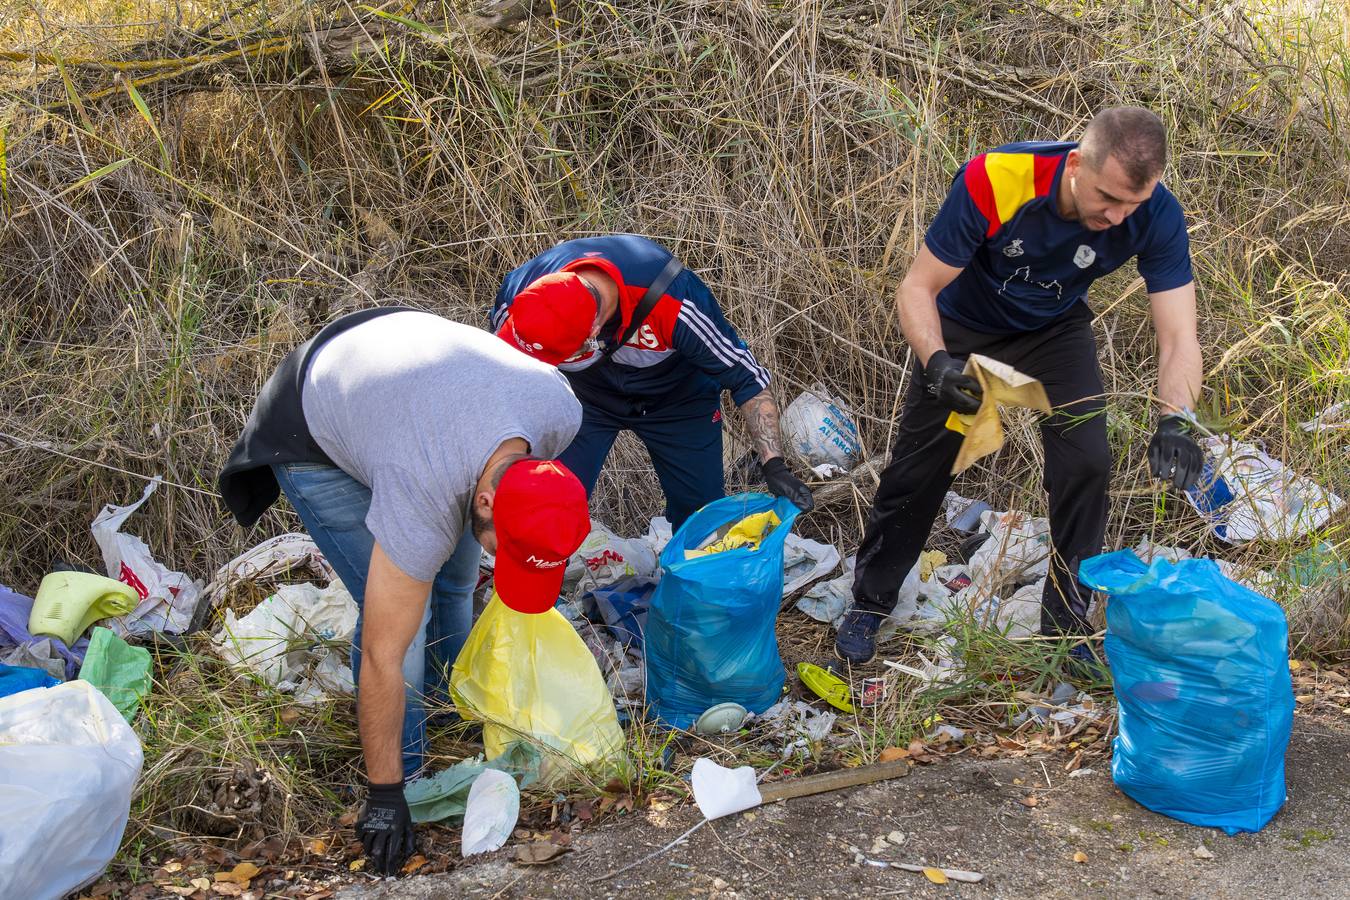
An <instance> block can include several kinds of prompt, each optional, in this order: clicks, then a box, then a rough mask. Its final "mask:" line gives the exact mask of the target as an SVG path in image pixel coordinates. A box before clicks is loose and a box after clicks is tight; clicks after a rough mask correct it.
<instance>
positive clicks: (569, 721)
mask: <svg viewBox="0 0 1350 900" xmlns="http://www.w3.org/2000/svg"><path fill="white" fill-rule="evenodd" d="M450 692H451V695H452V696H453V697H454V700H455V707H456V708H457V709H458V710H459V714H460V715H461V716H463V717H464V718H466V719H477V720H479V721H481V722H482V723H483V750H484V752H485V753H486V754H487V758H488V759H493V758H495V757H497V756H500V755H501V754H502V753H503V752H505V750H506V745H507V744H510V743H511V742H512V741H518V740H521V739H522V738H523V739H526V740H531V741H534V742H536V743H538V744H539V745H541V749H544V750H552V751H554V752H556V753H558V754H561V755H562V756H565V757H567V759H569V760H570V761H572V762H573V763H576V764H577V765H582V766H587V765H591V764H593V763H600V762H605V761H617V760H619V759H620V758H621V756H622V754H623V748H624V737H623V732H622V731H621V730H620V729H619V719H618V716H617V715H616V714H615V712H614V699H613V698H612V697H611V696H610V693H609V688H607V687H606V686H605V679H604V677H603V676H602V675H601V674H600V667H599V666H598V665H596V662H595V657H594V656H592V655H591V651H589V650H587V649H586V645H585V644H584V643H582V640H581V637H580V636H579V635H578V634H577V632H576V629H574V628H573V627H572V626H571V624H569V623H568V621H567V620H566V619H564V618H563V616H562V613H560V612H558V611H557V610H556V609H550V610H548V611H547V612H543V613H538V614H529V613H520V612H516V611H515V610H513V609H510V608H508V607H507V606H506V604H504V603H502V601H501V598H500V597H498V596H497V594H496V593H495V592H494V593H493V595H492V599H491V600H490V601H488V605H487V608H486V609H484V610H483V614H482V615H481V616H479V617H478V621H477V623H475V624H474V626H473V630H472V631H470V632H469V637H468V640H466V641H465V642H464V649H462V650H461V651H460V652H459V657H458V658H457V659H456V660H455V666H454V669H453V670H452V671H451V673H450ZM547 756H548V754H547V753H546V754H545V757H546V759H547Z"/></svg>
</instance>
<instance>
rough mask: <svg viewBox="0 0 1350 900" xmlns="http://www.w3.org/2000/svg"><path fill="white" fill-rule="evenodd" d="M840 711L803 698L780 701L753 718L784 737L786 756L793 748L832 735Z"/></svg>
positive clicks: (798, 747)
mask: <svg viewBox="0 0 1350 900" xmlns="http://www.w3.org/2000/svg"><path fill="white" fill-rule="evenodd" d="M838 718H839V716H838V714H837V713H834V712H831V711H830V710H821V709H816V708H815V707H814V706H812V705H811V704H809V703H803V702H802V701H801V700H791V699H786V700H779V701H778V702H777V703H775V704H774V705H773V706H770V707H769V708H768V709H766V710H764V712H762V713H761V714H759V715H758V716H755V717H754V721H755V722H757V723H759V724H762V725H766V726H768V727H770V728H772V729H774V730H775V731H776V732H778V733H779V735H780V736H781V737H782V739H783V741H784V743H783V748H782V753H783V756H784V757H787V756H791V755H792V753H793V751H795V750H798V749H806V748H807V747H808V746H809V745H810V744H812V743H819V742H820V741H823V740H825V739H826V738H827V737H829V736H830V732H831V731H832V730H833V729H834V723H835V721H836V720H838Z"/></svg>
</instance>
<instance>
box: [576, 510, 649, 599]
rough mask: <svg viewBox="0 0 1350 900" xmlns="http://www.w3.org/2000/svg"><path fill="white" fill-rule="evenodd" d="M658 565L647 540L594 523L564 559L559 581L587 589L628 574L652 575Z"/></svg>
mask: <svg viewBox="0 0 1350 900" xmlns="http://www.w3.org/2000/svg"><path fill="white" fill-rule="evenodd" d="M658 568H659V567H658V566H657V563H656V553H655V552H654V551H653V550H652V548H651V545H650V544H648V543H647V541H645V540H643V539H642V538H631V539H630V538H621V537H619V536H618V535H617V534H615V533H614V532H612V531H610V530H609V529H608V528H606V527H605V526H604V525H596V527H595V528H594V529H593V530H592V531H591V533H590V534H588V535H586V540H584V541H582V542H581V546H580V547H578V548H577V552H576V553H573V554H572V558H571V559H569V560H568V561H567V574H566V575H565V576H564V578H563V582H564V584H567V585H569V586H572V587H577V586H579V587H580V588H581V589H582V590H591V589H593V588H597V587H604V586H606V585H610V584H613V583H614V582H616V581H618V580H619V579H620V578H624V577H627V576H629V575H640V576H642V577H644V578H656V577H657V571H658Z"/></svg>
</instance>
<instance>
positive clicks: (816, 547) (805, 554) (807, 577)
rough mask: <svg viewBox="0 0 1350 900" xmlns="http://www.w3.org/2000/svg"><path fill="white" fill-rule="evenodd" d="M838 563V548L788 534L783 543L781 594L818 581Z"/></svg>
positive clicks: (785, 594)
mask: <svg viewBox="0 0 1350 900" xmlns="http://www.w3.org/2000/svg"><path fill="white" fill-rule="evenodd" d="M837 565H839V550H838V549H837V548H835V547H832V546H831V545H829V544H823V543H821V542H820V541H813V540H811V539H810V538H804V537H801V536H799V535H796V534H789V535H788V538H787V543H786V544H784V545H783V595H784V596H787V595H788V594H791V593H793V592H794V591H799V590H801V589H802V588H804V587H806V586H807V585H808V584H810V583H812V582H813V581H819V580H820V579H821V578H824V577H825V576H826V575H828V574H829V573H830V572H831V571H832V570H833V569H834V567H835V566H837Z"/></svg>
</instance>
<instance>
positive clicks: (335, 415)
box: [221, 310, 590, 872]
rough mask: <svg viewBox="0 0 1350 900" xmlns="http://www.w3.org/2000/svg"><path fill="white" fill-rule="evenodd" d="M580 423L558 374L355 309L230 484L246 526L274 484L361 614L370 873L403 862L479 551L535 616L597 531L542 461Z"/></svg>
mask: <svg viewBox="0 0 1350 900" xmlns="http://www.w3.org/2000/svg"><path fill="white" fill-rule="evenodd" d="M580 424H581V405H580V404H579V403H578V402H577V400H576V398H575V397H574V396H573V395H572V390H571V388H570V387H568V384H567V380H566V379H565V378H564V377H563V375H562V374H561V373H559V372H558V371H557V370H556V369H555V368H553V367H552V366H549V365H547V364H545V363H541V362H538V361H536V360H533V359H531V358H529V357H528V356H525V355H524V354H522V353H519V352H517V351H516V350H514V349H513V348H511V347H509V346H507V345H506V344H504V343H503V342H502V341H501V340H499V339H498V338H496V337H494V336H492V335H491V334H488V333H487V332H485V331H481V330H479V329H476V328H472V327H470V326H467V325H461V324H458V323H455V322H451V321H448V320H446V319H442V318H440V317H438V316H434V315H430V314H427V313H422V312H416V311H412V310H365V311H362V312H360V313H355V314H353V315H351V316H348V317H345V318H344V319H340V320H338V321H337V322H335V323H333V324H332V325H330V326H328V327H327V328H325V329H324V331H322V332H320V334H319V335H318V336H317V337H316V338H314V339H313V340H312V341H310V342H307V343H306V344H304V345H302V346H301V347H300V348H297V349H296V350H295V351H293V353H292V354H291V356H289V357H288V358H287V359H286V360H285V361H284V362H283V363H282V365H281V366H280V367H279V368H278V370H277V372H276V373H275V374H274V375H273V377H272V379H270V380H269V382H268V384H267V386H266V387H264V390H263V392H262V394H261V395H260V397H259V400H258V404H257V405H256V406H255V407H254V409H253V412H252V414H251V415H250V417H249V422H248V424H247V426H246V427H245V430H244V434H243V436H242V437H241V438H240V441H239V443H238V444H237V445H236V447H235V450H234V452H233V453H232V454H231V457H230V460H229V462H228V463H227V464H226V467H225V470H224V471H223V472H222V475H221V492H222V494H223V495H224V496H225V498H226V501H227V503H228V504H229V505H230V508H231V509H232V510H233V511H234V512H235V515H236V518H238V519H239V520H240V522H241V524H244V525H250V524H252V522H253V521H256V519H257V516H258V515H261V510H262V509H265V508H266V506H267V505H268V504H270V502H271V500H272V499H275V496H276V488H277V486H278V485H279V486H280V488H281V490H284V491H285V493H286V496H287V498H288V499H289V500H290V501H291V505H292V506H294V507H295V510H296V512H298V513H299V515H300V518H301V520H302V521H304V523H305V525H306V527H307V528H308V529H309V531H310V534H311V535H312V536H313V538H314V541H315V543H316V544H318V546H319V549H321V550H322V551H323V553H324V555H325V556H326V557H327V558H328V561H329V562H330V563H331V564H332V565H333V568H334V569H335V570H336V571H337V573H338V574H339V575H340V576H341V578H342V580H343V582H344V583H345V584H346V586H347V589H348V590H349V591H351V594H352V596H353V597H354V598H355V599H356V602H357V603H358V604H359V605H360V607H361V615H360V618H359V620H358V623H357V629H356V636H355V639H354V641H353V648H352V670H353V675H354V676H355V677H356V678H357V680H358V684H359V690H358V703H357V708H358V723H359V727H360V731H361V745H362V749H363V750H364V754H365V761H366V773H367V775H368V777H369V779H370V796H369V799H368V801H367V805H366V809H365V811H364V812H363V813H362V817H361V819H360V820H359V821H358V823H357V832H358V834H359V835H360V836H361V838H362V840H363V842H364V843H365V845H366V850H367V852H368V853H369V854H370V855H371V857H372V859H373V861H374V862H375V868H376V869H377V870H380V871H391V872H396V871H397V869H398V866H400V865H401V864H402V859H403V858H404V857H406V855H407V854H408V853H410V852H411V847H412V823H411V819H410V817H409V814H408V808H407V804H406V802H405V801H404V799H403V782H404V779H406V778H407V777H409V776H411V775H413V774H414V773H415V772H416V771H417V770H418V769H419V768H420V767H421V765H422V754H423V750H424V747H425V734H426V711H425V706H424V697H426V696H428V695H432V696H435V695H441V696H443V695H444V686H445V682H444V679H445V674H446V671H447V669H448V668H449V666H450V665H451V664H452V663H453V661H454V659H455V656H456V655H458V653H459V649H460V647H461V646H462V645H463V643H464V639H465V637H466V636H467V634H468V631H469V627H470V624H471V616H472V611H471V603H472V594H473V589H474V587H475V586H476V584H477V578H478V561H479V555H480V550H481V548H486V549H488V550H489V551H491V552H495V553H496V554H497V555H496V566H495V573H494V575H495V587H496V589H497V592H498V594H499V595H500V596H501V598H502V601H503V602H504V603H505V604H506V605H507V606H509V607H512V608H513V609H516V610H518V611H521V612H543V611H545V610H547V609H548V608H550V607H552V606H553V603H554V601H555V600H556V599H557V597H558V592H559V589H560V588H561V585H562V577H563V571H564V570H565V568H566V560H567V558H568V557H570V556H571V555H572V553H573V552H574V551H575V550H576V548H577V547H578V546H579V545H580V543H581V541H582V540H583V539H584V538H585V536H586V534H587V533H588V532H589V530H590V520H589V517H588V516H587V513H586V492H585V489H584V488H583V487H582V486H581V483H580V482H579V481H578V480H577V479H576V476H574V475H573V474H572V473H571V472H570V471H569V470H568V469H567V468H566V467H565V466H562V465H561V464H559V463H557V462H553V461H551V460H553V458H554V457H556V456H557V455H558V454H559V453H561V452H562V451H563V450H564V449H565V448H566V447H567V446H568V444H569V443H570V442H571V441H572V438H573V437H574V436H575V434H576V432H577V429H578V427H579V426H580ZM273 478H274V479H275V481H272V480H270V479H273ZM400 723H401V731H402V736H401V739H400ZM400 758H401V765H400Z"/></svg>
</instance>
